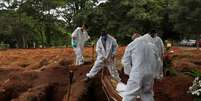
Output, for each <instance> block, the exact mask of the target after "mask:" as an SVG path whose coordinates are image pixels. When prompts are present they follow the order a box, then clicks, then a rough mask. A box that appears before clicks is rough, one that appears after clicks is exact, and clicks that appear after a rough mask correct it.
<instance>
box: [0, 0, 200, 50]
mask: <svg viewBox="0 0 201 101" xmlns="http://www.w3.org/2000/svg"><path fill="white" fill-rule="evenodd" d="M200 18H201V0H107V2H105V3H99V2H98V1H97V0H1V1H0V42H1V43H6V44H9V45H10V47H13V48H14V47H19V48H31V47H33V46H36V47H39V46H41V47H51V46H62V45H68V44H70V35H69V34H67V33H72V31H73V30H74V29H75V28H76V27H77V26H80V24H82V23H87V24H88V25H89V28H90V29H89V34H90V35H91V36H92V40H95V39H96V38H98V35H99V33H100V31H101V30H107V31H108V32H109V33H111V34H113V35H114V36H115V37H116V38H117V39H125V40H118V42H119V43H120V44H126V43H128V42H129V41H130V36H131V34H132V32H140V33H146V32H148V31H149V30H150V29H151V28H155V29H157V30H158V32H159V33H160V34H161V35H162V38H163V39H169V38H170V39H176V40H179V39H181V38H184V37H194V38H199V37H197V36H200V34H201V33H200V32H201V28H200V26H201V19H200Z"/></svg>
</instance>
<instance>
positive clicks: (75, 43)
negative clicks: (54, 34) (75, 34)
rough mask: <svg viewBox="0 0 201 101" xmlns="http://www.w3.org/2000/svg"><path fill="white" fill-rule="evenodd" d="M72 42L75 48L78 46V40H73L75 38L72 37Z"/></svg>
mask: <svg viewBox="0 0 201 101" xmlns="http://www.w3.org/2000/svg"><path fill="white" fill-rule="evenodd" d="M71 44H72V47H73V48H76V47H77V41H76V40H73V39H72V43H71Z"/></svg>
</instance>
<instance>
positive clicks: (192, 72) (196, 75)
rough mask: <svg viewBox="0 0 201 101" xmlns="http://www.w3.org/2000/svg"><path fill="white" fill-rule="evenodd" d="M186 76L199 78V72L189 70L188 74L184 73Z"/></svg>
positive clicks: (200, 74) (200, 73)
mask: <svg viewBox="0 0 201 101" xmlns="http://www.w3.org/2000/svg"><path fill="white" fill-rule="evenodd" d="M186 74H188V75H190V76H192V77H201V72H200V71H197V70H191V71H190V72H186Z"/></svg>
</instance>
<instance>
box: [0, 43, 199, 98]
mask: <svg viewBox="0 0 201 101" xmlns="http://www.w3.org/2000/svg"><path fill="white" fill-rule="evenodd" d="M124 49H125V47H120V48H119V49H118V52H117V53H118V54H117V64H118V65H117V66H118V68H119V69H121V67H122V66H121V63H120V59H121V57H122V55H123V53H124ZM175 50H176V51H175V53H173V55H176V56H175V57H173V67H175V68H176V70H178V71H182V70H183V68H184V66H183V65H184V64H185V65H189V66H186V67H185V68H187V69H194V68H199V67H200V65H199V61H197V60H196V59H198V58H200V57H201V54H200V52H197V51H194V50H183V49H177V48H176V49H175ZM192 53H193V54H192ZM188 54H190V58H189V55H188ZM198 54H199V55H198ZM92 55H93V52H92V48H86V50H85V55H84V56H85V57H86V61H91V59H92ZM173 55H172V56H173ZM94 57H95V56H94ZM73 61H74V52H73V50H72V49H71V48H65V49H64V48H60V49H9V50H3V51H0V101H10V100H12V101H27V100H30V101H62V100H65V99H67V90H68V87H69V78H68V76H69V75H68V74H69V70H72V71H74V74H75V76H74V80H73V84H72V90H71V93H70V101H76V100H78V99H77V98H78V97H79V96H81V95H82V93H84V91H85V83H84V82H83V81H82V80H83V78H84V76H85V74H86V72H88V71H89V69H90V67H91V66H92V65H93V63H92V62H88V63H86V64H85V65H83V66H77V67H76V66H73ZM182 62H190V63H182ZM192 67H193V68H192ZM192 80H193V78H191V77H190V76H186V75H183V74H178V75H176V76H167V77H165V78H164V79H163V80H161V81H157V82H156V83H155V87H154V89H155V99H156V101H193V98H192V96H191V95H189V94H187V93H186V91H187V90H188V87H189V86H190V85H191V82H192ZM50 99H51V100H50Z"/></svg>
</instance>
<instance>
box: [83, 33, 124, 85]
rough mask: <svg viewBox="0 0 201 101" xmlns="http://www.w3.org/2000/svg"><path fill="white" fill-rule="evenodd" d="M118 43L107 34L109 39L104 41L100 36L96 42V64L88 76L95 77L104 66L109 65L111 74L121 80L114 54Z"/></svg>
mask: <svg viewBox="0 0 201 101" xmlns="http://www.w3.org/2000/svg"><path fill="white" fill-rule="evenodd" d="M117 47H118V44H117V42H116V40H115V39H114V38H113V37H112V36H110V35H107V39H106V41H105V42H103V38H102V36H101V37H100V38H99V40H98V41H97V44H96V53H97V59H96V61H95V63H94V66H93V67H92V69H91V70H90V71H89V73H87V74H86V76H87V77H88V78H93V77H94V76H95V75H96V74H97V73H98V72H99V71H100V70H101V69H102V68H103V67H107V69H108V70H109V72H110V75H111V76H112V77H113V78H114V79H115V80H117V81H121V79H120V77H119V73H118V71H117V68H116V66H115V63H114V55H115V54H116V50H117Z"/></svg>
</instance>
